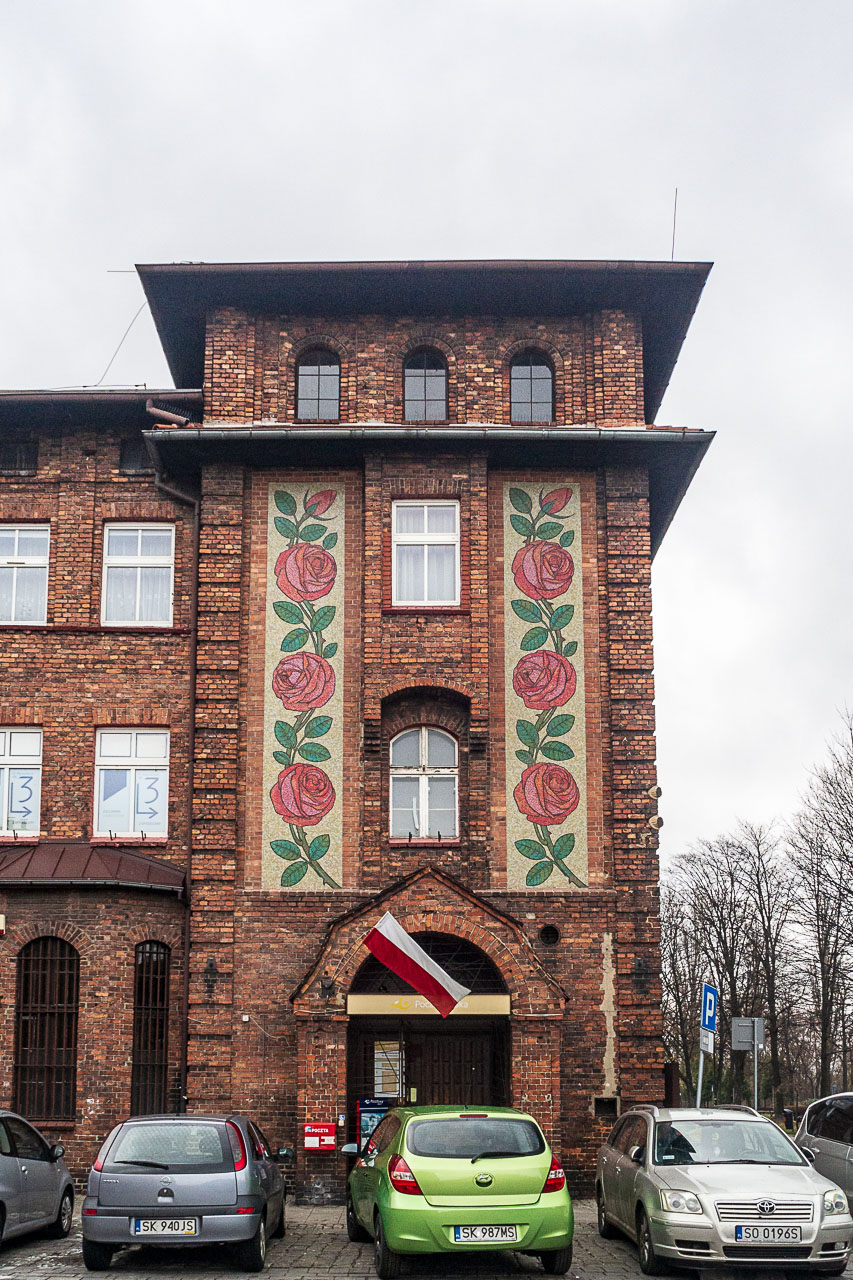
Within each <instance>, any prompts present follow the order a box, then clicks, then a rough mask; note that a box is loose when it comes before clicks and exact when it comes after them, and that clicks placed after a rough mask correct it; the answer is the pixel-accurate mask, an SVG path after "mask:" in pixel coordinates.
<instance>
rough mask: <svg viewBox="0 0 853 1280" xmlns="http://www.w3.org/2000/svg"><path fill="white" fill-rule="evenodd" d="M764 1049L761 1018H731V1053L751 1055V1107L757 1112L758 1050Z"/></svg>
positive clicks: (762, 1020)
mask: <svg viewBox="0 0 853 1280" xmlns="http://www.w3.org/2000/svg"><path fill="white" fill-rule="evenodd" d="M763 1048H764V1019H763V1018H732V1052H733V1053H751V1054H752V1105H753V1106H754V1107H755V1110H756V1111H757V1110H758V1050H759V1049H763Z"/></svg>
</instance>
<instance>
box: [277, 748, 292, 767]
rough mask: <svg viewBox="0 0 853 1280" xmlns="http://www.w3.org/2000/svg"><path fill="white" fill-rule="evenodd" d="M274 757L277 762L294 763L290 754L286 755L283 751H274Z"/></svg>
mask: <svg viewBox="0 0 853 1280" xmlns="http://www.w3.org/2000/svg"><path fill="white" fill-rule="evenodd" d="M272 758H273V760H275V761H276V763H277V764H293V761H292V760H291V758H290V756H288V755H285V753H284V752H283V751H274V752H273V753H272Z"/></svg>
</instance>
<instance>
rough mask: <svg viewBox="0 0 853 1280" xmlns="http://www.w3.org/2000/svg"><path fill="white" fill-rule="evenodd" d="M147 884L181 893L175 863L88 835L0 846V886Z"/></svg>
mask: <svg viewBox="0 0 853 1280" xmlns="http://www.w3.org/2000/svg"><path fill="white" fill-rule="evenodd" d="M96 885H97V886H101V887H104V886H107V887H110V888H124V889H149V890H155V891H159V892H161V893H174V894H176V895H177V896H178V897H179V898H184V897H185V896H186V875H185V873H184V871H183V869H182V868H181V867H177V866H174V865H173V864H172V863H170V862H165V861H164V860H163V859H162V858H155V857H153V856H152V855H151V854H148V853H140V852H139V850H138V849H131V848H127V847H126V846H123V845H121V846H117V845H97V844H91V843H90V842H89V841H83V840H79V841H61V840H40V841H38V842H37V843H33V844H30V843H24V842H23V841H21V842H20V843H16V844H12V845H9V846H7V847H6V848H5V849H3V850H2V852H0V888H2V889H13V888H29V887H30V886H40V887H42V888H60V887H62V888H77V889H80V888H91V887H93V886H96Z"/></svg>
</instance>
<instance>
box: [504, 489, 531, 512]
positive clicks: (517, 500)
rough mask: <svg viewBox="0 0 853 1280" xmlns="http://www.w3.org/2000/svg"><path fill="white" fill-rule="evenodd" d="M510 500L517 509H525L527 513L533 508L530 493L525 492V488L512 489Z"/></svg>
mask: <svg viewBox="0 0 853 1280" xmlns="http://www.w3.org/2000/svg"><path fill="white" fill-rule="evenodd" d="M509 500H510V502H511V503H512V505H513V506H514V507H515V509H516V511H523V512H524V513H525V514H529V513H530V512H531V511H532V510H533V502H532V501H531V498H530V494H529V493H525V491H524V490H523V489H510V491H509Z"/></svg>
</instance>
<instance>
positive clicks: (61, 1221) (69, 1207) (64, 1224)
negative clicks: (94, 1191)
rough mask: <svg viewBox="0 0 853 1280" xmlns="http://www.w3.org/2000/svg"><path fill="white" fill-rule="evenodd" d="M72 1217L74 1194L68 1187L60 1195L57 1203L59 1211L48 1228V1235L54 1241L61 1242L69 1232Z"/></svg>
mask: <svg viewBox="0 0 853 1280" xmlns="http://www.w3.org/2000/svg"><path fill="white" fill-rule="evenodd" d="M73 1217H74V1194H73V1192H72V1190H71V1188H70V1187H67V1188H66V1189H65V1191H64V1192H63V1193H62V1199H61V1200H60V1202H59V1210H58V1212H57V1215H56V1217H55V1218H54V1220H53V1222H52V1223H51V1224H50V1226H49V1228H48V1235H50V1236H52V1237H53V1239H54V1240H62V1239H63V1238H64V1237H65V1236H67V1235H68V1233H69V1231H70V1230H71V1221H72V1219H73Z"/></svg>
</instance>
